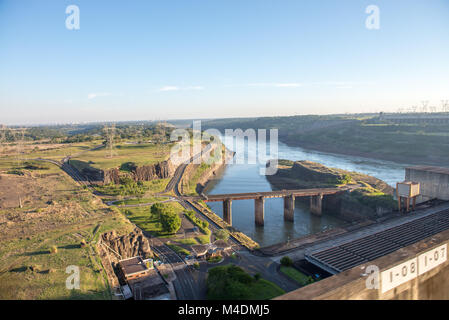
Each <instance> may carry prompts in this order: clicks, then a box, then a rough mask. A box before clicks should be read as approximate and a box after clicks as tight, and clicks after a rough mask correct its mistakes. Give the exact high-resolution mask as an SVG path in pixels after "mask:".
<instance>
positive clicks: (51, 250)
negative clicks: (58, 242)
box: [50, 246, 58, 254]
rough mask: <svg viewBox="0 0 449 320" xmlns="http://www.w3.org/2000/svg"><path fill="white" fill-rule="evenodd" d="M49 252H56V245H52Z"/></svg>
mask: <svg viewBox="0 0 449 320" xmlns="http://www.w3.org/2000/svg"><path fill="white" fill-rule="evenodd" d="M50 253H51V254H54V253H58V247H56V246H52V247H51V248H50Z"/></svg>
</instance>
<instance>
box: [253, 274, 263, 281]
mask: <svg viewBox="0 0 449 320" xmlns="http://www.w3.org/2000/svg"><path fill="white" fill-rule="evenodd" d="M261 277H262V276H261V275H260V273H259V272H258V273H256V274H255V275H254V280H256V281H259V279H260V278H261Z"/></svg>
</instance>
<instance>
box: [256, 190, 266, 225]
mask: <svg viewBox="0 0 449 320" xmlns="http://www.w3.org/2000/svg"><path fill="white" fill-rule="evenodd" d="M264 217H265V198H264V197H259V198H256V199H255V200H254V218H255V222H256V225H258V226H263V225H264V224H265V218H264Z"/></svg>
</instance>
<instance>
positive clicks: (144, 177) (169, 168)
mask: <svg viewBox="0 0 449 320" xmlns="http://www.w3.org/2000/svg"><path fill="white" fill-rule="evenodd" d="M175 170H176V168H175V166H174V165H173V163H172V162H171V161H170V160H167V161H163V162H159V163H156V164H154V165H150V166H141V167H137V168H136V169H135V170H134V171H133V172H132V174H133V177H134V180H135V181H150V180H154V179H166V178H169V177H171V176H173V174H174V173H175Z"/></svg>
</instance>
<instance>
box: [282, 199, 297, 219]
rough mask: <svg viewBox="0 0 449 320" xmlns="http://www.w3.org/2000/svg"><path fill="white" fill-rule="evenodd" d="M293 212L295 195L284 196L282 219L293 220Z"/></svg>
mask: <svg viewBox="0 0 449 320" xmlns="http://www.w3.org/2000/svg"><path fill="white" fill-rule="evenodd" d="M294 213H295V196H294V195H291V196H286V197H284V220H285V221H291V222H293V221H294Z"/></svg>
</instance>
